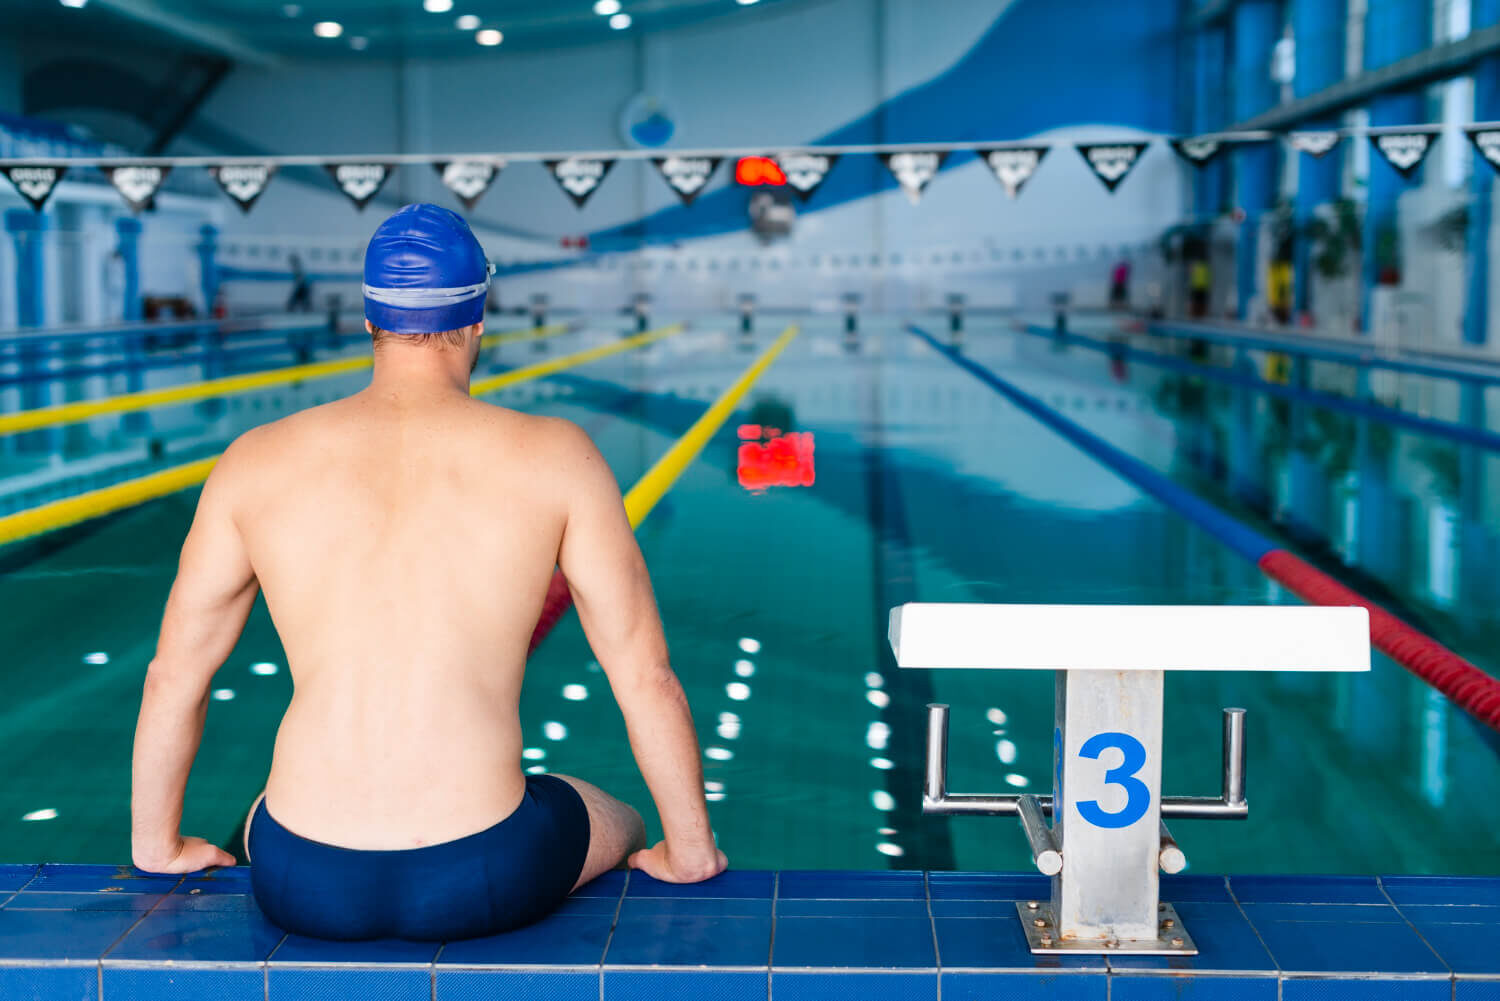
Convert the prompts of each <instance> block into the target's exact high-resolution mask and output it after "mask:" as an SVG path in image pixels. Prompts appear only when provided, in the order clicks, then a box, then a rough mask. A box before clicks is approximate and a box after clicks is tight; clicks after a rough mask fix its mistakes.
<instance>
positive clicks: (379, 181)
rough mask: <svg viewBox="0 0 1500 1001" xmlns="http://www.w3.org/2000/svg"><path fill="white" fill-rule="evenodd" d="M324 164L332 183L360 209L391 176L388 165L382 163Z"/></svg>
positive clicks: (368, 202) (362, 209) (361, 209)
mask: <svg viewBox="0 0 1500 1001" xmlns="http://www.w3.org/2000/svg"><path fill="white" fill-rule="evenodd" d="M324 166H325V167H326V168H327V170H328V173H329V174H330V175H331V176H332V177H333V183H335V184H337V185H338V186H339V190H340V191H342V192H343V193H344V194H346V195H348V196H349V200H350V201H351V202H353V203H354V207H355V208H357V209H359V210H360V211H364V207H365V206H366V205H368V204H370V199H372V198H374V197H375V195H376V193H377V192H379V191H380V189H381V187H382V186H383V185H384V184H385V182H386V179H387V178H389V177H390V176H391V167H390V165H389V164H384V163H329V164H325V165H324Z"/></svg>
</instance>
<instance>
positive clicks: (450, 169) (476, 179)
mask: <svg viewBox="0 0 1500 1001" xmlns="http://www.w3.org/2000/svg"><path fill="white" fill-rule="evenodd" d="M432 166H433V167H434V168H435V169H436V170H437V172H438V176H439V177H441V178H442V179H443V187H445V188H447V189H448V190H449V191H451V192H453V193H454V194H455V195H457V196H458V200H459V201H461V202H463V203H464V208H465V209H467V210H468V211H470V212H473V211H474V206H475V205H478V204H479V199H481V198H483V197H484V193H485V192H486V191H488V190H490V185H491V184H494V183H495V178H497V177H499V176H500V171H502V170H504V169H505V161H504V160H501V159H499V158H496V159H494V160H439V161H438V162H436V163H434V164H433V165H432Z"/></svg>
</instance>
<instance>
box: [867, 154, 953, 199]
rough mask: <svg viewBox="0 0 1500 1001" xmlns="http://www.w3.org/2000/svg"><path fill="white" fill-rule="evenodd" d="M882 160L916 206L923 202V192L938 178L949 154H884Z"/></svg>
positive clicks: (881, 155) (881, 156)
mask: <svg viewBox="0 0 1500 1001" xmlns="http://www.w3.org/2000/svg"><path fill="white" fill-rule="evenodd" d="M880 159H881V160H883V161H885V166H886V169H888V170H889V171H890V172H891V174H892V175H893V176H894V177H895V178H896V183H897V184H899V185H901V190H902V191H904V192H906V197H907V198H909V199H910V200H911V203H912V204H913V205H915V204H917V203H918V202H920V201H921V200H922V190H923V189H924V188H926V187H927V185H928V184H930V183H931V182H932V179H933V178H934V177H936V176H937V172H938V171H939V170H941V169H942V167H943V161H944V160H946V159H948V154H947V152H946V151H938V150H913V151H912V152H910V153H882V154H880Z"/></svg>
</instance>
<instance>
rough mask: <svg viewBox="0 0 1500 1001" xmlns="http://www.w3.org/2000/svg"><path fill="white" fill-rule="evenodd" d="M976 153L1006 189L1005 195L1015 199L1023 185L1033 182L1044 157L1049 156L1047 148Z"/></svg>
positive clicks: (1024, 147) (1011, 148)
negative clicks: (1032, 177)
mask: <svg viewBox="0 0 1500 1001" xmlns="http://www.w3.org/2000/svg"><path fill="white" fill-rule="evenodd" d="M975 152H976V153H978V154H979V156H980V158H981V159H982V160H984V162H985V163H986V164H988V165H989V168H990V170H991V172H993V173H994V175H995V180H997V181H999V182H1000V184H1001V185H1002V186H1003V187H1004V188H1005V193H1006V194H1007V195H1010V197H1012V198H1014V197H1016V196H1017V195H1019V194H1020V193H1021V185H1023V184H1025V183H1026V182H1027V181H1029V180H1031V175H1032V174H1035V173H1036V169H1037V168H1038V167H1040V166H1041V164H1042V157H1044V156H1046V155H1047V147H1046V146H1005V147H1002V148H1000V149H990V150H975Z"/></svg>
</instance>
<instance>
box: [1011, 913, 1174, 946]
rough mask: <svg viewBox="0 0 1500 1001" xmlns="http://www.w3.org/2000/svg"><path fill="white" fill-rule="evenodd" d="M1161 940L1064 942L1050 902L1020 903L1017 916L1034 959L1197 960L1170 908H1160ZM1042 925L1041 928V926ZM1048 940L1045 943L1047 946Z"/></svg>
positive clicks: (1080, 940) (1091, 939)
mask: <svg viewBox="0 0 1500 1001" xmlns="http://www.w3.org/2000/svg"><path fill="white" fill-rule="evenodd" d="M1157 911H1158V915H1157V920H1158V921H1159V922H1160V924H1159V925H1158V927H1159V928H1160V931H1161V937H1160V938H1121V939H1096V938H1089V939H1066V940H1064V939H1061V938H1060V937H1059V936H1058V933H1057V921H1056V919H1055V918H1054V917H1053V914H1052V903H1051V901H1047V900H1018V901H1016V913H1017V914H1019V915H1020V918H1021V927H1022V928H1023V929H1025V931H1026V944H1027V945H1029V946H1030V947H1031V951H1032V953H1033V954H1034V955H1038V956H1058V955H1066V954H1068V953H1086V954H1089V955H1114V956H1196V955H1198V947H1197V946H1196V945H1194V944H1193V937H1192V936H1191V935H1189V934H1188V933H1187V929H1185V928H1183V927H1182V919H1181V918H1179V917H1178V916H1177V909H1176V908H1174V907H1173V906H1172V905H1171V904H1158V905H1157ZM1038 922H1040V924H1039V923H1038ZM1044 940H1045V942H1044Z"/></svg>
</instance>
